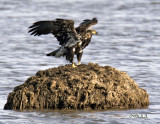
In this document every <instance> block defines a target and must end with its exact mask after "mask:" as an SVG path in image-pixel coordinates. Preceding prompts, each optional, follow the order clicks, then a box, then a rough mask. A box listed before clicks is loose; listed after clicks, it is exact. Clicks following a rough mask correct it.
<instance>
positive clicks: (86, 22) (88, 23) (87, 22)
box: [76, 18, 98, 33]
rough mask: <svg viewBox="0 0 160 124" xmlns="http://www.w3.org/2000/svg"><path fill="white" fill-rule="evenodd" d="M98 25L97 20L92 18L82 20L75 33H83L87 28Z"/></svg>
mask: <svg viewBox="0 0 160 124" xmlns="http://www.w3.org/2000/svg"><path fill="white" fill-rule="evenodd" d="M97 23H98V20H97V18H93V19H92V20H90V19H86V20H83V22H82V23H81V24H80V25H79V26H78V27H77V28H76V31H77V32H78V33H83V32H85V31H86V30H87V29H88V28H89V27H91V26H92V25H95V24H97Z"/></svg>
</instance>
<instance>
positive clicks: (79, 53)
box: [77, 50, 83, 65]
mask: <svg viewBox="0 0 160 124" xmlns="http://www.w3.org/2000/svg"><path fill="white" fill-rule="evenodd" d="M82 54H83V51H82V50H81V51H79V52H78V54H77V59H78V65H81V58H82Z"/></svg>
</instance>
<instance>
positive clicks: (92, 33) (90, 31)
mask: <svg viewBox="0 0 160 124" xmlns="http://www.w3.org/2000/svg"><path fill="white" fill-rule="evenodd" d="M87 31H88V32H89V33H90V34H91V35H94V34H95V35H98V32H97V31H96V30H94V29H88V30H87Z"/></svg>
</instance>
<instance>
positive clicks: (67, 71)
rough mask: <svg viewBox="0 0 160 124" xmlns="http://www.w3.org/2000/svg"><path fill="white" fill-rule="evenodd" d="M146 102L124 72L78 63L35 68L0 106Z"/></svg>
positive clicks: (116, 105)
mask: <svg viewBox="0 0 160 124" xmlns="http://www.w3.org/2000/svg"><path fill="white" fill-rule="evenodd" d="M148 105H149V99H148V94H147V92H146V90H144V89H141V88H139V87H138V85H137V84H136V83H135V82H134V80H133V79H131V78H130V77H129V76H128V75H127V74H126V73H125V72H121V71H119V70H117V69H115V68H112V67H109V66H104V67H102V66H99V65H98V64H93V63H89V64H88V65H85V64H82V65H80V66H78V67H77V68H74V69H73V68H72V67H71V65H66V66H60V67H58V68H51V69H47V70H44V71H38V72H37V73H36V75H35V76H32V77H30V78H28V79H27V81H26V82H25V83H24V84H22V85H20V86H17V87H15V88H14V91H13V92H11V93H10V94H9V96H8V100H7V103H6V104H5V106H4V109H14V110H15V109H18V110H24V109H111V108H140V107H145V106H148Z"/></svg>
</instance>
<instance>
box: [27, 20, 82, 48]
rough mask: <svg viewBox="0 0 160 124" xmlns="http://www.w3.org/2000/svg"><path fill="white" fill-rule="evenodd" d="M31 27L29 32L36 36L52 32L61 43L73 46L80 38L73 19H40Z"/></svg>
mask: <svg viewBox="0 0 160 124" xmlns="http://www.w3.org/2000/svg"><path fill="white" fill-rule="evenodd" d="M29 28H30V30H29V32H30V33H31V35H34V36H36V35H38V36H39V35H45V34H49V33H52V34H53V35H54V36H55V37H56V38H57V40H58V41H59V42H60V45H63V44H66V45H67V46H69V47H72V46H73V45H75V44H76V43H77V42H78V40H79V36H78V34H77V32H76V31H75V29H74V22H73V21H72V20H65V19H56V20H53V21H38V22H35V23H34V24H33V25H32V26H30V27H29ZM66 45H65V46H66Z"/></svg>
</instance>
